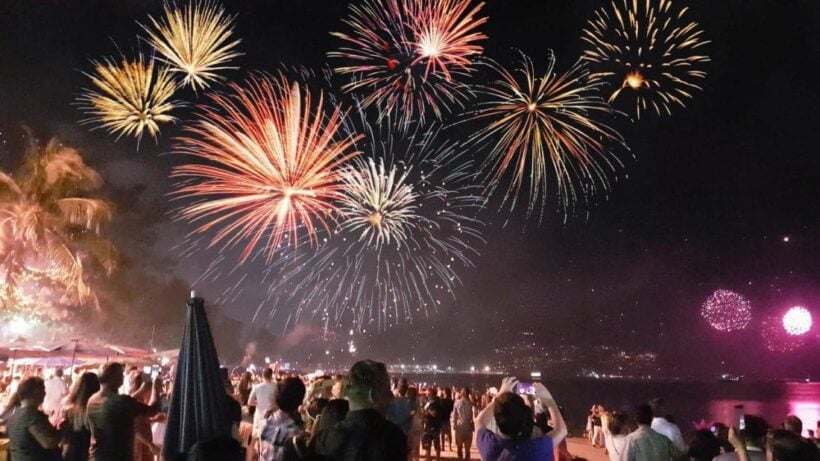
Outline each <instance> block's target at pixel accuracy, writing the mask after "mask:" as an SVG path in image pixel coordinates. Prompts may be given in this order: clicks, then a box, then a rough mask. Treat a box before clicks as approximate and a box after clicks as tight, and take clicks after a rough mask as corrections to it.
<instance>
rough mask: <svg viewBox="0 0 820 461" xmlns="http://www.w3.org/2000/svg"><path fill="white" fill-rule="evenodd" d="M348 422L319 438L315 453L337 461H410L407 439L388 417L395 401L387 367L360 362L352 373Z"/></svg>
mask: <svg viewBox="0 0 820 461" xmlns="http://www.w3.org/2000/svg"><path fill="white" fill-rule="evenodd" d="M345 394H346V396H347V399H348V401H349V402H350V411H349V412H348V413H347V416H346V417H345V419H344V420H343V421H342V422H341V423H339V424H337V425H335V426H333V427H330V428H328V429H325V430H323V431H320V432H319V433H318V434H316V439H315V442H314V451H315V452H316V454H318V455H320V456H323V457H325V459H331V460H333V461H406V460H407V439H406V437H405V435H404V433H403V432H402V431H401V429H399V427H398V426H396V425H395V424H393V423H391V422H390V421H388V420H387V419H385V417H384V415H385V414H386V412H387V408H388V406H389V405H390V401H391V400H392V399H393V394H392V393H391V392H390V376H389V375H388V374H387V368H386V367H385V366H384V364H383V363H380V362H374V361H372V360H362V361H360V362H357V363H356V364H355V365H353V367H352V368H351V369H350V376H349V377H348V384H347V386H346V387H345Z"/></svg>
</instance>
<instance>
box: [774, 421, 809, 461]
mask: <svg viewBox="0 0 820 461" xmlns="http://www.w3.org/2000/svg"><path fill="white" fill-rule="evenodd" d="M769 450H771V452H772V455H773V457H774V459H775V460H776V461H816V460H817V445H815V444H813V443H807V442H806V441H804V440H803V439H802V438H801V437H800V436H799V435H797V434H795V433H794V432H792V431H789V430H786V429H777V430H774V431H772V432H771V434H770V435H769Z"/></svg>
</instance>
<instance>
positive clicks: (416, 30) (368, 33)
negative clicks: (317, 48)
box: [328, 0, 487, 125]
mask: <svg viewBox="0 0 820 461" xmlns="http://www.w3.org/2000/svg"><path fill="white" fill-rule="evenodd" d="M471 2H472V0H364V1H363V2H362V4H361V5H351V6H350V15H349V16H348V18H347V19H345V20H344V22H345V24H346V25H348V26H349V27H350V30H349V31H348V32H334V33H333V35H334V36H335V37H337V38H339V39H341V41H342V42H343V45H342V46H341V47H340V48H339V49H338V50H336V51H333V52H331V53H328V56H329V57H331V58H333V59H335V60H336V62H337V63H338V64H337V65H336V66H335V68H334V70H335V72H336V73H338V74H341V75H346V76H349V77H350V78H351V82H350V83H348V84H346V85H345V86H344V87H343V88H344V90H345V91H347V92H355V93H357V94H358V95H360V96H361V103H362V105H363V106H364V107H370V106H375V107H376V108H377V109H378V110H379V111H380V113H381V114H382V116H383V117H391V118H392V119H393V120H394V121H396V122H398V123H399V124H402V125H405V124H407V123H408V122H410V121H412V120H418V121H420V122H424V120H425V119H426V117H427V113H428V112H432V113H433V114H434V116H435V117H436V118H438V119H441V118H442V116H443V114H444V113H447V112H449V111H450V110H451V108H452V107H453V106H461V105H463V104H464V102H465V101H466V100H467V99H468V98H469V96H470V90H469V88H468V87H467V86H466V85H465V84H464V82H463V80H464V79H465V78H466V77H467V76H468V75H469V74H470V72H471V71H472V59H473V57H475V56H477V55H480V54H481V53H482V51H483V49H482V47H481V46H480V45H478V42H480V41H481V40H484V39H486V38H487V37H486V36H485V35H484V34H482V33H480V32H478V31H477V28H478V27H479V26H480V25H482V24H484V23H485V22H486V18H484V17H478V14H479V12H480V10H481V8H482V7H483V6H484V3H483V2H481V3H478V4H476V5H475V6H471Z"/></svg>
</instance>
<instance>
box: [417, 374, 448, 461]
mask: <svg viewBox="0 0 820 461" xmlns="http://www.w3.org/2000/svg"><path fill="white" fill-rule="evenodd" d="M445 413H446V409H445V408H444V403H443V402H442V401H441V399H440V398H439V397H438V394H437V393H436V388H435V387H431V388H429V389H427V403H426V404H425V405H424V413H423V415H424V432H423V433H422V436H421V447H422V448H423V449H424V451H425V459H427V460H429V459H431V457H432V450H433V449H435V450H436V460H439V459H441V429H442V427H443V426H444V416H445Z"/></svg>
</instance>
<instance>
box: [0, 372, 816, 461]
mask: <svg viewBox="0 0 820 461" xmlns="http://www.w3.org/2000/svg"><path fill="white" fill-rule="evenodd" d="M220 371H221V373H222V378H223V381H224V383H223V384H224V386H225V395H224V398H225V402H226V403H227V405H226V408H228V409H229V411H228V413H229V415H230V418H231V423H232V424H233V430H232V437H231V438H229V439H228V438H226V439H220V440H203V441H201V442H200V443H197V444H196V445H194V446H193V447H191V449H190V450H189V452H188V453H187V455H186V457H185V459H187V460H190V461H204V460H219V461H240V460H242V461H251V460H252V461H290V460H317V461H319V460H333V461H335V460H340V461H392V460H396V461H405V460H421V459H424V460H425V461H428V460H432V459H436V460H437V461H438V460H439V459H441V455H442V450H443V449H445V448H447V449H449V450H450V451H454V452H455V453H456V456H457V458H458V459H467V460H469V459H471V449H472V446H473V444H475V446H476V448H477V451H478V452H479V454H480V457H481V459H482V460H486V461H496V460H499V461H500V460H517V461H530V460H532V461H535V460H550V461H552V460H555V461H570V460H573V459H579V458H576V457H573V455H572V454H570V452H569V450H568V448H567V442H566V437H567V434H568V428H567V423H566V422H565V420H564V416H563V414H562V410H561V408H559V406H558V405H557V403H556V400H555V398H554V397H553V395H552V394H551V392H550V391H549V390H548V389H547V388H546V387H545V386H544V385H543V384H541V383H532V384H526V385H522V384H521V383H519V382H518V381H517V380H516V379H515V378H512V377H508V378H504V379H503V380H502V382H501V384H500V386H499V387H498V388H497V389H496V388H492V389H488V390H480V391H478V392H474V391H472V390H471V389H469V388H467V387H460V388H453V387H440V386H439V387H437V386H427V385H425V384H421V385H417V384H414V383H411V382H409V381H408V380H407V379H405V378H401V379H392V380H391V378H390V376H389V374H388V372H387V368H386V367H385V365H384V364H383V363H379V362H375V361H371V360H363V361H360V362H357V363H356V364H354V365H353V367H352V368H351V369H350V370H349V372H348V373H347V374H346V375H336V376H311V375H308V376H300V375H297V374H291V373H279V374H278V373H276V372H275V371H274V369H273V368H264V369H263V370H261V373H260V374H258V375H257V374H254V373H252V372H251V371H245V370H242V371H241V372H237V373H235V374H231V373H229V372H228V370H226V369H221V370H220ZM69 381H70V382H69ZM172 386H173V383H172V381H171V380H169V379H167V378H163V377H162V376H157V377H155V379H151V378H150V377H149V376H148V375H146V374H145V373H143V371H142V370H141V369H137V368H134V367H132V368H126V367H125V366H123V365H122V364H119V363H108V364H106V365H105V366H103V367H102V368H101V369H100V370H99V371H98V372H91V371H86V372H83V373H74V377H73V379H71V380H69V379H67V377H66V376H64V374H63V373H62V371H61V370H55V371H54V372H53V374H52V375H51V376H50V377H49V378H48V379H44V377H43V376H42V371H39V372H34V373H33V374H32V375H31V376H27V377H24V378H21V379H16V380H10V381H4V382H2V383H0V390H5V393H6V401H5V405H4V407H3V409H2V412H0V424H5V426H6V432H7V435H8V438H9V439H10V444H9V459H11V460H13V461H58V460H61V461H86V460H92V461H131V460H134V461H154V460H161V459H162V455H161V453H162V450H161V444H162V442H163V434H164V426H165V421H166V417H167V416H166V414H167V411H168V406H169V396H170V395H171V389H172ZM4 388H5V389H4ZM743 423H744V424H743V426H742V427H741V428H740V429H736V428H734V427H727V426H725V425H721V424H713V425H712V426H711V427H708V428H699V429H698V430H697V431H696V432H695V433H694V434H691V437H686V438H685V437H684V434H683V433H682V432H681V430H680V428H679V427H678V426H677V425H676V424H675V422H674V419H673V418H672V417H671V416H670V415H668V414H667V413H666V412H665V409H664V406H663V401H661V400H659V399H656V400H653V401H651V402H649V403H646V404H641V405H638V406H637V407H636V408H635V409H633V410H632V411H630V412H629V414H628V413H626V412H620V411H609V410H607V409H605V408H604V407H603V406H602V405H595V406H593V408H592V409H591V410H590V413H589V417H588V419H587V432H588V437H589V442H590V443H591V444H592V445H593V446H594V447H596V449H601V450H603V451H604V453H605V455H606V456H608V457H609V459H610V461H671V460H685V459H686V458H689V460H690V461H713V460H714V461H763V460H764V459H765V460H766V461H818V459H820V458H818V449H817V445H816V441H813V440H811V439H808V438H803V437H802V436H801V435H800V434H801V433H802V423H801V422H800V420H799V419H797V418H796V417H793V416H790V417H789V418H787V420H786V421H785V422H784V424H783V425H782V427H778V428H772V427H770V426H769V425H768V424H767V422H766V421H765V420H763V419H762V418H761V417H759V416H755V415H744V420H743ZM454 447H455V448H454ZM165 461H172V460H165Z"/></svg>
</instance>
